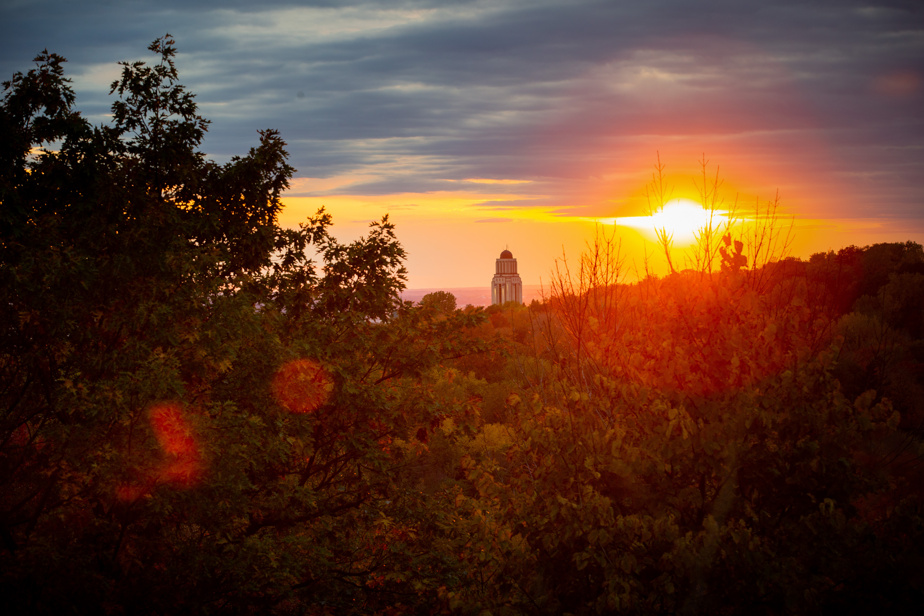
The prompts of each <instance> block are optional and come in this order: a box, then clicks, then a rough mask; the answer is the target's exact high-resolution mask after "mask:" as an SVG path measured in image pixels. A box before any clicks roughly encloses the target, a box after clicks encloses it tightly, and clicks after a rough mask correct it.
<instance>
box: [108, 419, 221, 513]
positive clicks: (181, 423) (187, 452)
mask: <svg viewBox="0 0 924 616" xmlns="http://www.w3.org/2000/svg"><path fill="white" fill-rule="evenodd" d="M148 421H149V422H150V425H151V430H152V431H153V432H154V438H155V439H156V440H157V444H158V445H159V447H160V451H161V460H160V462H159V463H157V464H155V465H154V466H153V468H151V469H150V470H149V471H148V472H146V473H144V477H143V478H141V479H139V480H138V481H135V482H130V483H124V484H121V485H119V486H117V487H116V491H115V492H116V497H117V498H118V499H119V500H122V501H128V502H132V501H136V500H138V499H139V498H141V497H142V496H144V495H146V494H150V492H151V490H152V489H153V488H154V487H155V486H157V485H160V484H170V485H172V486H174V487H177V488H189V487H192V486H193V485H195V484H196V483H198V481H199V480H200V479H201V478H202V474H203V471H204V464H203V460H202V448H201V446H200V445H199V443H198V442H197V441H196V437H195V433H194V431H193V426H192V423H191V422H190V421H189V419H188V418H187V416H186V414H185V412H184V411H183V408H182V406H181V405H180V404H179V403H177V402H160V403H157V404H155V405H154V406H152V407H151V408H150V409H149V410H148Z"/></svg>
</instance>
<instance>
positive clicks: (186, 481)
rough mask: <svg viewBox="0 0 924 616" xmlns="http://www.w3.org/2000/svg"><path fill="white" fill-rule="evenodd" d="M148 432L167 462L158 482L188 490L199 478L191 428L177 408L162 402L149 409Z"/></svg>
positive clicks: (198, 455)
mask: <svg viewBox="0 0 924 616" xmlns="http://www.w3.org/2000/svg"><path fill="white" fill-rule="evenodd" d="M150 419H151V428H153V430H154V436H155V438H157V442H158V443H159V444H160V447H161V449H162V450H163V451H164V453H165V454H167V459H166V460H165V461H164V463H163V464H162V465H161V467H160V468H159V470H158V471H157V475H158V478H159V479H161V480H163V481H166V482H168V483H172V484H175V485H179V486H185V487H188V486H190V485H192V484H193V483H195V482H196V481H197V480H198V479H199V478H200V477H201V475H202V454H201V451H200V448H199V445H198V443H197V442H196V438H195V435H194V434H193V429H192V425H191V423H190V422H189V419H187V418H186V415H185V414H184V412H183V409H182V408H181V407H180V405H179V404H176V403H174V402H165V403H162V404H158V405H155V406H154V407H152V408H151V416H150Z"/></svg>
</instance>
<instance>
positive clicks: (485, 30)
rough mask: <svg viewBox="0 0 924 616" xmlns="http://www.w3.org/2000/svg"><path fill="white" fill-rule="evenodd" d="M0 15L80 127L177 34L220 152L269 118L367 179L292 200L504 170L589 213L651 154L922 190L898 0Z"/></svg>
mask: <svg viewBox="0 0 924 616" xmlns="http://www.w3.org/2000/svg"><path fill="white" fill-rule="evenodd" d="M0 23H2V24H3V26H0V28H2V29H3V30H2V31H0V35H2V36H3V40H4V46H3V49H2V51H0V70H2V72H3V73H4V75H5V76H6V77H4V78H8V75H10V74H12V72H13V71H15V70H27V69H28V68H29V66H30V63H29V60H30V59H31V58H32V57H33V56H34V55H35V53H37V52H38V51H40V50H41V49H42V48H45V47H48V48H49V49H50V50H51V51H56V52H58V53H61V54H62V55H65V56H66V57H68V58H69V59H70V60H71V66H69V67H68V71H69V72H70V73H71V74H72V75H74V76H75V82H74V83H75V88H76V89H77V92H78V105H80V106H81V108H82V109H85V110H86V113H88V114H89V115H90V116H91V117H92V118H93V119H94V121H104V120H105V114H106V112H107V110H108V106H109V104H111V99H109V98H108V97H107V95H106V93H107V92H108V84H107V83H106V80H107V79H109V78H110V77H111V75H112V69H111V68H107V67H112V66H115V62H116V61H117V60H134V59H139V58H145V59H148V60H151V59H153V58H151V57H150V54H148V53H147V52H146V51H145V47H146V46H147V44H148V43H150V41H151V40H153V39H154V38H155V37H157V36H160V35H162V34H163V33H165V32H171V33H172V34H173V35H174V36H175V37H176V39H177V45H178V48H179V51H180V53H179V55H178V57H177V64H178V66H179V69H180V72H181V79H182V81H183V83H184V84H185V85H187V86H188V87H189V89H190V90H191V91H193V92H196V93H197V101H198V102H199V104H200V108H201V111H202V113H203V114H204V115H205V116H206V117H208V118H210V119H211V120H213V123H212V125H211V126H210V132H209V135H208V136H207V138H206V141H205V143H204V147H205V148H206V149H207V151H208V152H209V154H210V155H211V156H213V157H214V158H215V159H216V160H219V161H224V160H227V159H229V158H230V157H231V156H232V155H235V154H241V153H244V152H246V150H247V148H249V147H251V146H253V145H254V144H255V143H256V142H257V130H259V129H264V128H278V129H279V130H281V131H282V134H283V137H284V138H285V139H286V140H287V142H288V149H289V152H290V154H291V163H292V165H293V166H294V167H296V168H297V169H298V170H299V176H304V177H312V178H319V179H324V178H338V177H355V178H360V179H357V180H356V181H355V182H353V183H351V184H348V185H339V186H333V187H328V188H325V189H323V190H321V189H315V190H314V191H312V189H306V190H307V192H305V191H303V190H302V189H298V190H297V191H296V192H295V194H306V195H307V194H309V193H310V194H313V195H316V194H369V195H387V194H391V193H402V194H403V193H413V192H430V191H447V190H450V191H451V190H465V188H464V183H465V182H466V181H467V182H472V181H473V180H472V178H476V179H478V178H501V179H503V180H506V181H520V182H529V184H526V185H519V186H518V185H513V184H511V185H509V186H508V185H505V184H503V183H501V182H497V183H495V184H493V185H492V191H501V190H509V191H512V192H523V191H526V190H528V191H529V193H530V194H533V195H535V199H537V200H540V199H542V200H547V201H548V202H549V203H555V204H557V207H559V208H560V209H561V210H562V211H567V212H572V213H575V214H579V213H581V212H583V213H589V212H597V211H601V210H602V209H604V208H605V207H606V204H607V203H609V201H608V200H609V199H611V198H612V194H613V193H618V192H620V191H623V192H625V191H627V190H629V188H630V187H631V186H633V185H634V184H637V183H638V182H639V181H640V180H642V181H643V180H644V178H645V176H646V175H647V173H648V171H647V169H648V168H649V167H650V162H651V161H652V160H653V158H654V154H655V152H656V151H658V150H660V151H662V152H673V153H674V154H673V155H676V156H681V155H683V156H686V155H687V153H689V152H694V153H696V152H703V151H706V150H708V152H709V153H711V154H715V155H719V156H724V157H726V159H725V160H720V161H719V162H720V163H721V164H723V165H725V166H726V167H727V166H734V165H736V164H737V165H739V166H741V167H749V168H750V167H754V168H759V169H761V170H762V171H763V172H764V174H765V175H766V176H773V175H774V174H776V175H777V176H778V178H779V179H777V180H774V178H773V177H769V178H768V179H766V181H767V182H768V183H771V184H772V183H773V182H774V181H776V182H779V183H780V184H783V185H784V186H785V187H786V189H787V191H788V192H789V193H790V194H796V195H802V194H805V195H808V194H812V195H815V196H817V198H818V199H820V200H822V201H824V200H825V199H827V200H828V201H827V203H828V205H827V206H826V207H828V208H829V209H831V210H839V213H840V214H841V215H846V216H857V217H861V216H864V215H868V214H869V209H870V208H876V209H877V215H882V216H886V217H888V216H893V217H900V216H920V215H921V208H920V204H921V203H922V202H924V186H922V185H921V183H920V177H922V175H924V156H922V147H924V119H921V117H920V111H919V110H920V108H921V104H922V103H924V91H922V87H921V76H922V75H924V53H922V49H924V19H922V12H921V10H920V9H916V8H914V7H913V6H912V5H903V4H901V3H897V2H896V3H884V2H880V3H875V2H874V3H861V2H819V3H809V4H805V3H799V2H782V1H780V2H765V3H738V2H731V1H726V0H712V1H709V2H701V3H695V4H694V3H688V2H681V1H680V0H661V1H655V2H646V3H626V2H623V3H614V2H604V1H602V0H601V1H595V0H586V1H581V2H572V1H569V2H564V1H541V0H529V1H527V0H501V1H493V2H486V1H471V2H442V1H440V2H438V1H436V0H431V1H406V2H384V1H382V2H371V1H367V2H362V1H357V2H348V3H344V2H333V1H318V2H309V3H306V2H295V1H291V2H284V1H272V2H267V3H261V4H259V5H257V4H253V3H245V2H242V1H241V2H206V3H195V4H190V3H188V2H178V1H172V0H171V1H167V2H157V3H155V2H141V1H134V2H105V1H102V0H99V1H96V2H92V1H91V2H82V3H74V2H64V1H60V2H58V1H45V2H41V1H35V2H30V3H19V4H10V3H6V4H5V5H4V8H3V9H0ZM640 158H642V159H644V162H640ZM670 162H671V164H678V161H673V160H672V161H670ZM681 162H682V164H687V163H689V162H691V161H689V160H683V161H681ZM694 162H695V159H694ZM630 169H643V170H645V171H644V172H633V173H629V172H628V171H627V170H630ZM619 171H623V172H624V173H623V175H622V176H621V177H619V178H614V176H613V174H614V173H616V172H619ZM605 178H610V179H605ZM453 183H457V184H458V185H457V186H456V187H453V186H452V184H453ZM526 187H528V188H526ZM761 188H763V187H761ZM835 193H838V194H840V193H846V195H847V196H846V197H845V198H843V199H840V198H838V199H835V198H834V197H827V196H826V195H834V194H835ZM518 203H519V204H520V205H519V206H518V205H513V204H511V203H505V204H504V207H522V206H526V205H534V203H532V202H528V201H521V202H518ZM574 204H579V205H574Z"/></svg>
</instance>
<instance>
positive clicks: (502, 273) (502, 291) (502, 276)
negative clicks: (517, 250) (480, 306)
mask: <svg viewBox="0 0 924 616" xmlns="http://www.w3.org/2000/svg"><path fill="white" fill-rule="evenodd" d="M506 302H517V303H518V304H522V303H523V281H522V280H520V275H519V274H517V260H516V259H514V258H513V253H512V252H510V251H509V250H505V251H504V252H502V253H501V255H500V258H499V259H498V260H497V266H496V272H495V274H494V278H493V279H492V280H491V304H504V303H506Z"/></svg>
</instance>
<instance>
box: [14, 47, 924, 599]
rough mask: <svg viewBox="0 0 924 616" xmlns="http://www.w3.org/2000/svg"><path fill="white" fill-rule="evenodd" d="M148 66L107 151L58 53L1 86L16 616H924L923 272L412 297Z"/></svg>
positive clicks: (614, 259)
mask: <svg viewBox="0 0 924 616" xmlns="http://www.w3.org/2000/svg"><path fill="white" fill-rule="evenodd" d="M150 51H151V52H152V54H153V55H154V58H155V61H154V63H152V64H148V63H145V62H133V63H123V64H122V67H121V68H122V72H121V76H120V78H119V79H118V80H117V81H116V82H115V83H114V84H113V85H112V88H111V92H110V94H111V95H113V98H114V102H113V104H112V114H111V122H110V123H109V124H105V125H100V126H94V125H92V124H91V123H89V122H88V121H87V120H86V119H85V118H84V117H83V116H82V115H81V114H80V112H79V111H77V109H76V107H75V102H76V101H75V95H74V92H73V90H72V88H71V86H70V81H69V79H68V78H67V77H66V76H65V72H64V62H65V61H64V58H62V57H60V56H58V55H56V54H53V53H49V52H47V51H46V52H43V53H41V54H40V55H39V56H38V57H37V58H36V60H35V67H34V68H33V69H31V70H29V71H28V72H26V73H16V74H15V75H14V76H13V77H12V79H11V80H10V81H8V82H5V83H4V86H3V87H4V90H3V91H4V94H3V98H2V106H0V328H2V329H0V596H2V597H3V600H2V601H3V603H4V604H5V606H6V609H5V612H6V613H8V614H12V613H29V614H46V613H47V614H104V613H105V614H176V613H190V614H307V615H327V614H388V615H396V614H472V615H488V614H494V615H500V614H869V613H892V614H911V613H914V614H917V613H918V610H919V609H920V606H921V605H922V604H924V547H922V546H924V518H922V515H924V457H922V456H924V250H922V247H921V245H920V244H918V243H915V242H910V241H909V242H906V243H891V244H875V245H870V246H864V247H856V246H850V247H845V248H843V249H841V250H838V251H836V252H829V253H819V254H815V255H813V256H811V258H809V259H808V260H802V259H798V258H794V257H786V256H785V255H784V254H783V253H782V252H780V251H779V250H778V249H777V248H776V247H778V246H779V245H780V244H779V243H778V242H777V240H778V236H777V235H775V233H777V232H778V231H779V229H778V228H775V227H773V225H774V224H776V223H777V222H778V221H777V219H775V218H773V217H772V216H770V217H765V218H763V220H767V221H768V225H769V226H766V227H763V228H762V229H759V230H757V231H755V232H754V233H753V234H752V235H749V236H741V237H738V236H733V235H732V234H731V233H727V234H722V233H718V234H711V232H710V234H707V235H708V237H706V236H703V237H706V240H707V241H705V242H702V243H701V244H700V246H699V250H700V252H699V253H698V257H697V258H696V259H694V260H693V261H692V262H691V263H692V264H691V267H688V268H687V269H684V270H680V271H674V272H673V273H671V274H669V275H665V276H662V277H657V276H644V277H641V279H640V280H639V281H638V282H632V283H628V282H624V281H623V277H624V274H625V263H624V259H623V258H622V256H621V255H620V252H619V243H618V239H617V238H616V237H614V236H608V235H606V234H605V233H601V234H599V235H598V236H597V237H596V238H592V239H591V241H590V242H589V243H588V248H587V251H586V252H585V254H584V255H582V256H581V257H580V259H578V261H577V262H574V263H570V264H569V263H567V262H563V263H561V264H560V265H559V267H558V269H557V270H556V271H555V272H554V273H553V275H552V283H551V285H550V288H549V291H548V294H547V297H546V298H545V299H544V301H534V302H533V303H531V304H530V305H528V306H523V305H517V304H507V305H504V306H492V307H490V308H487V309H484V308H475V307H472V306H466V307H457V306H456V302H455V298H454V297H453V296H452V295H451V294H449V293H446V292H436V293H431V294H430V295H428V296H426V297H424V298H423V300H421V301H420V302H417V303H413V302H402V301H401V300H400V298H399V293H400V291H401V290H402V289H403V288H404V286H405V282H406V276H407V272H406V270H405V267H404V258H405V252H404V250H403V248H402V247H401V244H400V241H399V239H398V235H397V233H396V229H395V227H394V225H393V224H392V223H391V222H390V221H389V220H388V219H387V218H385V219H383V220H381V221H378V222H374V223H372V224H371V225H370V226H369V229H368V233H367V234H366V235H365V236H364V237H363V238H361V239H359V240H356V241H355V242H352V243H346V244H344V243H341V242H339V241H338V240H336V239H335V238H334V236H333V235H332V233H331V228H332V224H333V220H332V219H331V217H330V215H329V214H327V213H326V212H324V211H323V210H322V211H319V212H318V213H317V214H316V215H315V216H312V217H311V218H309V219H308V220H306V221H305V222H304V223H303V224H301V225H300V226H299V227H298V228H297V229H292V228H285V227H283V226H281V225H280V224H279V222H278V215H279V213H280V210H281V208H282V201H281V199H282V195H283V193H284V191H285V190H286V188H287V187H288V183H289V180H290V178H291V177H292V176H293V173H294V171H295V170H294V169H292V168H291V167H290V166H289V165H288V164H287V154H286V150H285V147H286V144H285V142H284V140H283V138H282V136H281V134H280V133H279V132H277V131H275V130H265V131H263V132H261V133H260V134H259V136H258V143H256V144H255V145H254V147H253V148H252V149H250V151H249V152H248V153H246V154H244V155H241V156H238V157H235V158H234V159H232V160H231V161H230V162H228V163H226V164H217V163H215V162H213V161H211V160H209V159H208V158H207V157H206V156H205V155H204V154H203V153H202V152H201V151H200V150H199V148H200V146H201V143H202V140H203V138H204V135H205V132H206V130H207V128H208V124H209V122H208V121H207V120H206V119H205V118H203V117H201V116H200V115H199V114H198V109H197V106H196V103H195V97H194V95H193V94H192V93H191V92H189V91H188V90H186V88H185V87H184V86H182V85H181V84H180V81H179V76H178V72H177V69H176V66H175V64H174V56H175V53H176V50H175V48H174V44H173V41H172V40H171V39H170V38H169V37H164V38H161V39H158V40H157V41H155V42H154V43H153V44H152V45H151V47H150ZM768 207H770V206H769V205H768ZM665 239H667V238H665ZM672 269H673V265H672Z"/></svg>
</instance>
